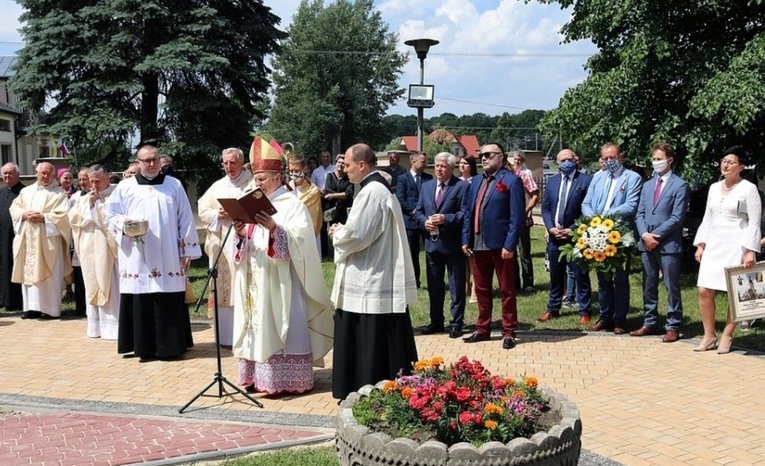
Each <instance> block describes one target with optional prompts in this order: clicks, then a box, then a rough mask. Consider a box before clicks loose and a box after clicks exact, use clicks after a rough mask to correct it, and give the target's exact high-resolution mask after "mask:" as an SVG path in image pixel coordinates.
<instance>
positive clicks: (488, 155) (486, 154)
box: [478, 152, 502, 159]
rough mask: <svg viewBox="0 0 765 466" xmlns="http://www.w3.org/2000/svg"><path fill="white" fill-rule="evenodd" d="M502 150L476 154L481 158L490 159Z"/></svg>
mask: <svg viewBox="0 0 765 466" xmlns="http://www.w3.org/2000/svg"><path fill="white" fill-rule="evenodd" d="M501 153H502V152H484V153H482V154H478V155H480V156H481V158H482V159H491V158H493V157H494V156H496V155H499V154H501Z"/></svg>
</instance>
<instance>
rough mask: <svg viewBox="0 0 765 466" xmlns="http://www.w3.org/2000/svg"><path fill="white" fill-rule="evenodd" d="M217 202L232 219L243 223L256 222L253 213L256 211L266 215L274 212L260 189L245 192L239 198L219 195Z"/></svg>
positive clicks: (272, 206) (274, 209) (273, 208)
mask: <svg viewBox="0 0 765 466" xmlns="http://www.w3.org/2000/svg"><path fill="white" fill-rule="evenodd" d="M218 202H220V205H221V206H223V208H224V209H225V210H226V212H227V213H228V215H229V217H231V219H232V220H239V221H241V222H244V223H256V222H255V215H256V214H257V213H258V212H265V213H267V214H268V215H273V214H275V213H276V208H275V207H274V205H273V204H271V201H269V200H268V196H266V195H265V194H264V193H263V191H261V190H260V189H255V190H253V191H249V192H246V193H244V194H242V196H241V197H239V199H234V198H229V197H221V198H218Z"/></svg>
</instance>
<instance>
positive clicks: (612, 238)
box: [608, 230, 622, 244]
mask: <svg viewBox="0 0 765 466" xmlns="http://www.w3.org/2000/svg"><path fill="white" fill-rule="evenodd" d="M621 240H622V234H621V233H619V232H618V231H617V230H611V233H609V234H608V242H609V243H612V244H617V243H619V241H621Z"/></svg>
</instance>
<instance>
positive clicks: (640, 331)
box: [630, 325, 663, 337]
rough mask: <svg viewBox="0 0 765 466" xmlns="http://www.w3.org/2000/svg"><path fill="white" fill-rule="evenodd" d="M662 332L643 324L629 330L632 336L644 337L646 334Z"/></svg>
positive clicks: (659, 333)
mask: <svg viewBox="0 0 765 466" xmlns="http://www.w3.org/2000/svg"><path fill="white" fill-rule="evenodd" d="M662 333H663V332H662V331H661V330H660V329H658V328H656V327H647V326H645V325H644V326H642V327H640V328H639V329H637V330H633V331H631V332H630V335H632V336H633V337H644V336H646V335H661V334H662Z"/></svg>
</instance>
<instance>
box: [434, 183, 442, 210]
mask: <svg viewBox="0 0 765 466" xmlns="http://www.w3.org/2000/svg"><path fill="white" fill-rule="evenodd" d="M443 198H444V184H443V183H438V192H437V193H436V207H441V200H442V199H443Z"/></svg>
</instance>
